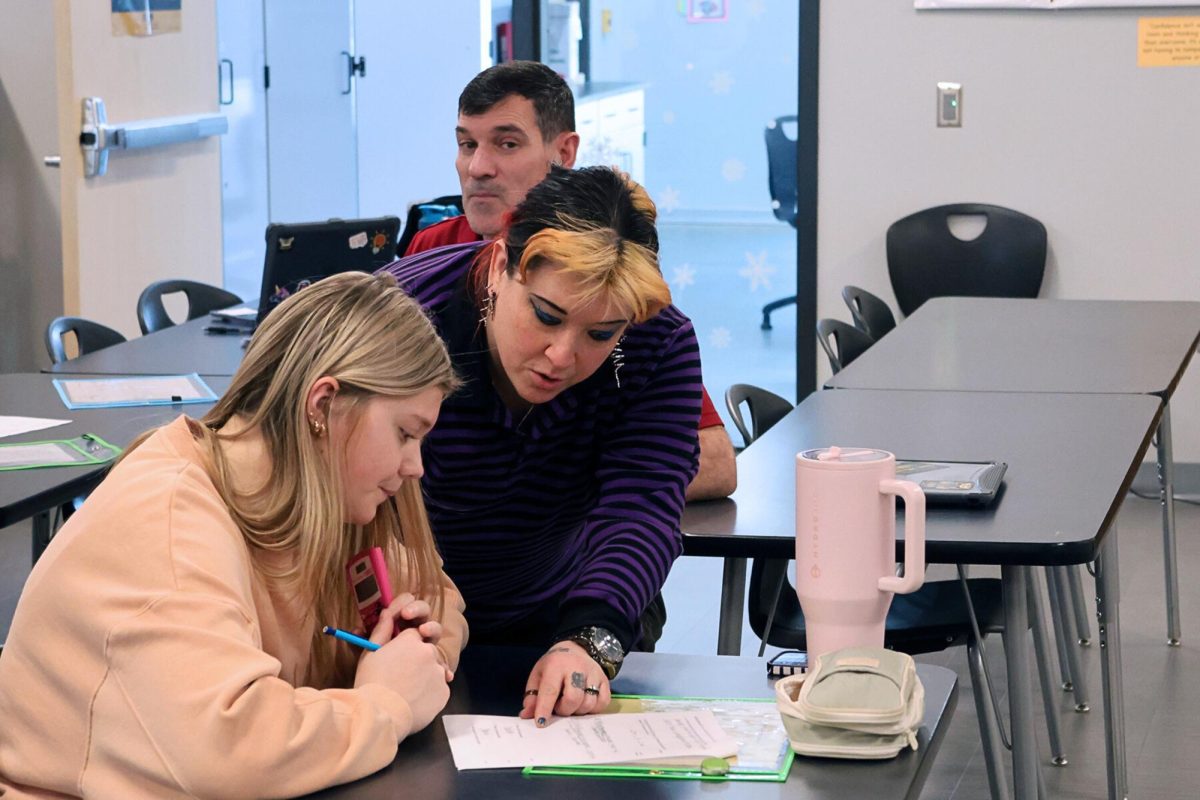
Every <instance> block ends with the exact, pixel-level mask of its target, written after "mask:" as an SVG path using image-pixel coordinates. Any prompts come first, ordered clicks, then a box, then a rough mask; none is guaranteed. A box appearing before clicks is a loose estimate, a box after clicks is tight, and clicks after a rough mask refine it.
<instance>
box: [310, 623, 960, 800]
mask: <svg viewBox="0 0 1200 800" xmlns="http://www.w3.org/2000/svg"><path fill="white" fill-rule="evenodd" d="M538 655H540V651H532V650H525V649H518V648H494V647H477V646H468V647H467V650H466V652H465V653H464V654H463V661H462V665H461V666H460V668H459V670H458V674H457V677H456V678H455V680H454V684H453V691H452V693H451V697H450V704H449V706H448V707H447V709H446V713H449V714H505V715H513V714H516V712H517V710H518V709H519V708H520V700H521V690H522V689H523V688H524V686H525V679H526V677H527V676H528V675H529V670H530V668H531V667H532V666H533V662H534V661H535V660H536V658H537V657H538ZM917 671H918V673H919V674H920V676H921V681H922V682H923V683H924V685H925V722H924V725H923V727H922V728H921V731H920V733H919V734H918V737H917V738H918V740H919V749H917V750H916V751H912V750H908V751H905V752H904V753H902V754H901V755H899V756H897V757H896V758H894V759H891V760H888V761H874V762H867V761H841V760H836V759H810V758H802V757H799V756H797V758H796V761H795V763H794V764H793V766H792V772H791V775H790V776H789V778H788V780H787V782H786V783H748V782H740V781H729V782H728V783H714V782H707V781H706V782H701V781H684V780H655V779H621V778H607V779H602V778H564V777H550V776H539V777H526V776H524V775H522V774H521V772H520V770H511V769H509V770H472V771H467V772H458V771H457V770H455V768H454V762H453V761H452V759H451V756H450V744H449V742H448V741H447V739H446V731H445V728H444V727H443V725H442V723H441V721H440V720H434V722H433V723H432V724H431V725H430V726H429V727H428V728H426V729H425V730H424V731H422V732H420V733H418V734H416V735H414V736H411V737H409V738H408V739H406V740H405V741H404V742H403V743H401V745H400V750H399V752H398V754H397V756H396V760H395V761H394V762H393V763H392V765H391V766H390V767H388V768H386V769H384V770H381V771H380V772H377V773H375V774H374V775H371V776H369V777H367V778H364V779H362V780H360V781H356V782H354V783H351V784H346V785H343V786H339V787H334V788H332V789H328V790H326V791H324V792H319V793H317V794H316V795H312V796H313V797H322V798H343V797H344V798H362V800H367V799H368V798H378V799H379V800H394V798H399V797H403V798H422V799H424V798H464V797H470V798H486V800H500V798H539V797H547V798H562V797H570V798H572V799H573V800H590V798H597V800H599V799H600V798H603V800H611V798H613V797H621V798H624V799H626V800H635V798H668V797H669V798H684V797H692V798H695V797H713V796H720V797H728V798H735V797H736V798H742V797H746V798H764V800H765V799H766V798H797V799H799V798H804V799H805V800H818V799H822V798H829V800H834V798H836V799H837V800H846V798H860V797H861V798H872V799H873V800H876V799H879V800H887V798H916V797H918V796H919V795H920V793H921V787H922V786H923V784H924V782H925V777H926V775H927V774H928V772H929V768H930V766H931V765H932V763H933V758H934V756H935V755H936V753H937V751H938V748H939V747H940V746H941V741H942V738H943V737H944V736H945V732H946V722H947V721H948V720H949V717H950V715H951V714H952V713H953V711H954V706H955V703H956V702H957V697H958V687H957V676H956V675H955V674H954V673H953V672H951V671H950V670H947V669H944V668H942V667H934V666H929V665H925V664H922V665H919V666H918V667H917ZM613 689H614V691H617V692H623V693H627V694H659V695H664V694H665V695H692V696H700V697H708V696H718V697H720V696H724V697H774V688H773V686H772V684H771V683H770V682H769V681H768V680H767V677H766V670H765V669H764V662H763V661H762V660H760V659H750V658H738V659H734V658H722V657H718V656H682V655H670V654H664V653H656V654H648V653H631V654H630V656H629V658H628V659H627V660H626V662H625V667H624V668H623V669H622V670H621V674H620V675H619V676H618V677H617V679H616V681H615V682H614V684H613Z"/></svg>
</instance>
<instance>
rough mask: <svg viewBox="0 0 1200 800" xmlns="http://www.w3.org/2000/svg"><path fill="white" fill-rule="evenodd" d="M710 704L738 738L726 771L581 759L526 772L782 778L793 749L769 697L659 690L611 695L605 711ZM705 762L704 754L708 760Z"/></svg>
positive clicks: (692, 765)
mask: <svg viewBox="0 0 1200 800" xmlns="http://www.w3.org/2000/svg"><path fill="white" fill-rule="evenodd" d="M701 708H704V709H708V710H710V711H712V712H713V715H714V716H716V718H717V723H718V724H719V725H720V726H721V728H722V729H723V730H724V731H725V732H726V733H728V734H729V735H730V736H732V737H733V738H734V740H735V741H736V742H737V743H738V754H737V756H736V758H733V759H730V760H729V761H728V762H727V771H726V772H724V774H720V775H717V774H706V773H708V772H712V770H711V769H707V770H705V771H701V768H700V765H699V764H698V763H690V764H686V765H685V764H679V763H653V762H635V763H627V764H579V765H573V766H557V767H525V769H524V770H522V773H523V774H525V775H567V776H580V777H585V776H586V777H592V778H666V779H668V780H693V781H773V782H775V783H783V782H784V781H786V780H787V776H788V773H789V772H790V771H791V769H792V759H794V758H795V754H794V753H793V752H792V748H791V746H790V744H789V743H788V738H787V731H786V730H784V727H783V723H782V722H781V721H780V718H779V711H778V710H777V708H776V706H775V700H774V699H771V698H719V697H662V696H658V695H636V694H621V695H617V694H615V695H613V704H612V706H609V708H608V710H606V711H605V712H604V713H606V714H611V713H617V714H619V713H621V712H623V711H624V712H636V711H649V712H653V711H664V712H665V711H693V710H697V709H701ZM706 761H707V759H706Z"/></svg>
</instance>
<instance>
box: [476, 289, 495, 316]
mask: <svg viewBox="0 0 1200 800" xmlns="http://www.w3.org/2000/svg"><path fill="white" fill-rule="evenodd" d="M494 316H496V293H495V292H494V291H492V290H491V289H488V290H487V293H486V294H485V295H484V296H483V308H481V309H480V310H479V322H480V324H481V325H486V324H487V323H489V322H491V321H492V317H494Z"/></svg>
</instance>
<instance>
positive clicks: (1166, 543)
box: [1155, 403, 1182, 647]
mask: <svg viewBox="0 0 1200 800" xmlns="http://www.w3.org/2000/svg"><path fill="white" fill-rule="evenodd" d="M1155 438H1156V439H1157V443H1158V486H1159V502H1160V503H1161V504H1162V532H1163V569H1164V572H1165V576H1166V582H1167V644H1168V645H1170V646H1171V647H1178V646H1179V639H1180V636H1182V632H1181V630H1180V623H1179V568H1178V562H1177V561H1176V560H1175V456H1174V454H1173V453H1172V452H1171V405H1170V403H1165V404H1163V413H1162V421H1160V422H1159V423H1158V436H1157V437H1155Z"/></svg>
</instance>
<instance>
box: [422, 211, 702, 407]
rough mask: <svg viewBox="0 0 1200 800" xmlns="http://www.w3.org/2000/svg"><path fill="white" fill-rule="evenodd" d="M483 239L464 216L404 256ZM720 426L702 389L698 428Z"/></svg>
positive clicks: (435, 228)
mask: <svg viewBox="0 0 1200 800" xmlns="http://www.w3.org/2000/svg"><path fill="white" fill-rule="evenodd" d="M482 238H483V237H482V236H480V235H479V234H477V233H476V232H475V231H473V230H471V226H470V225H469V224H467V215H466V214H462V215H460V216H457V217H451V218H450V219H444V220H442V221H441V222H439V223H437V224H434V225H430V226H429V227H428V228H424V229H423V230H420V231H417V235H416V236H414V237H413V238H412V241H411V242H409V243H408V249H407V250H405V251H404V255H405V256H406V257H407V256H411V255H414V254H416V253H423V252H425V251H426V250H432V249H433V248H435V247H445V246H446V245H449V244H466V243H467V242H477V241H479V240H480V239H482ZM718 425H720V426H722V427H724V425H725V423H724V422H722V421H721V415H720V414H718V413H717V407H716V406H714V405H713V401H712V398H711V397H709V396H708V390H707V389H705V388H704V387H701V397H700V424H699V425H697V426H696V427H697V428H699V429H700V430H704V429H705V428H715V427H717V426H718Z"/></svg>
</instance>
